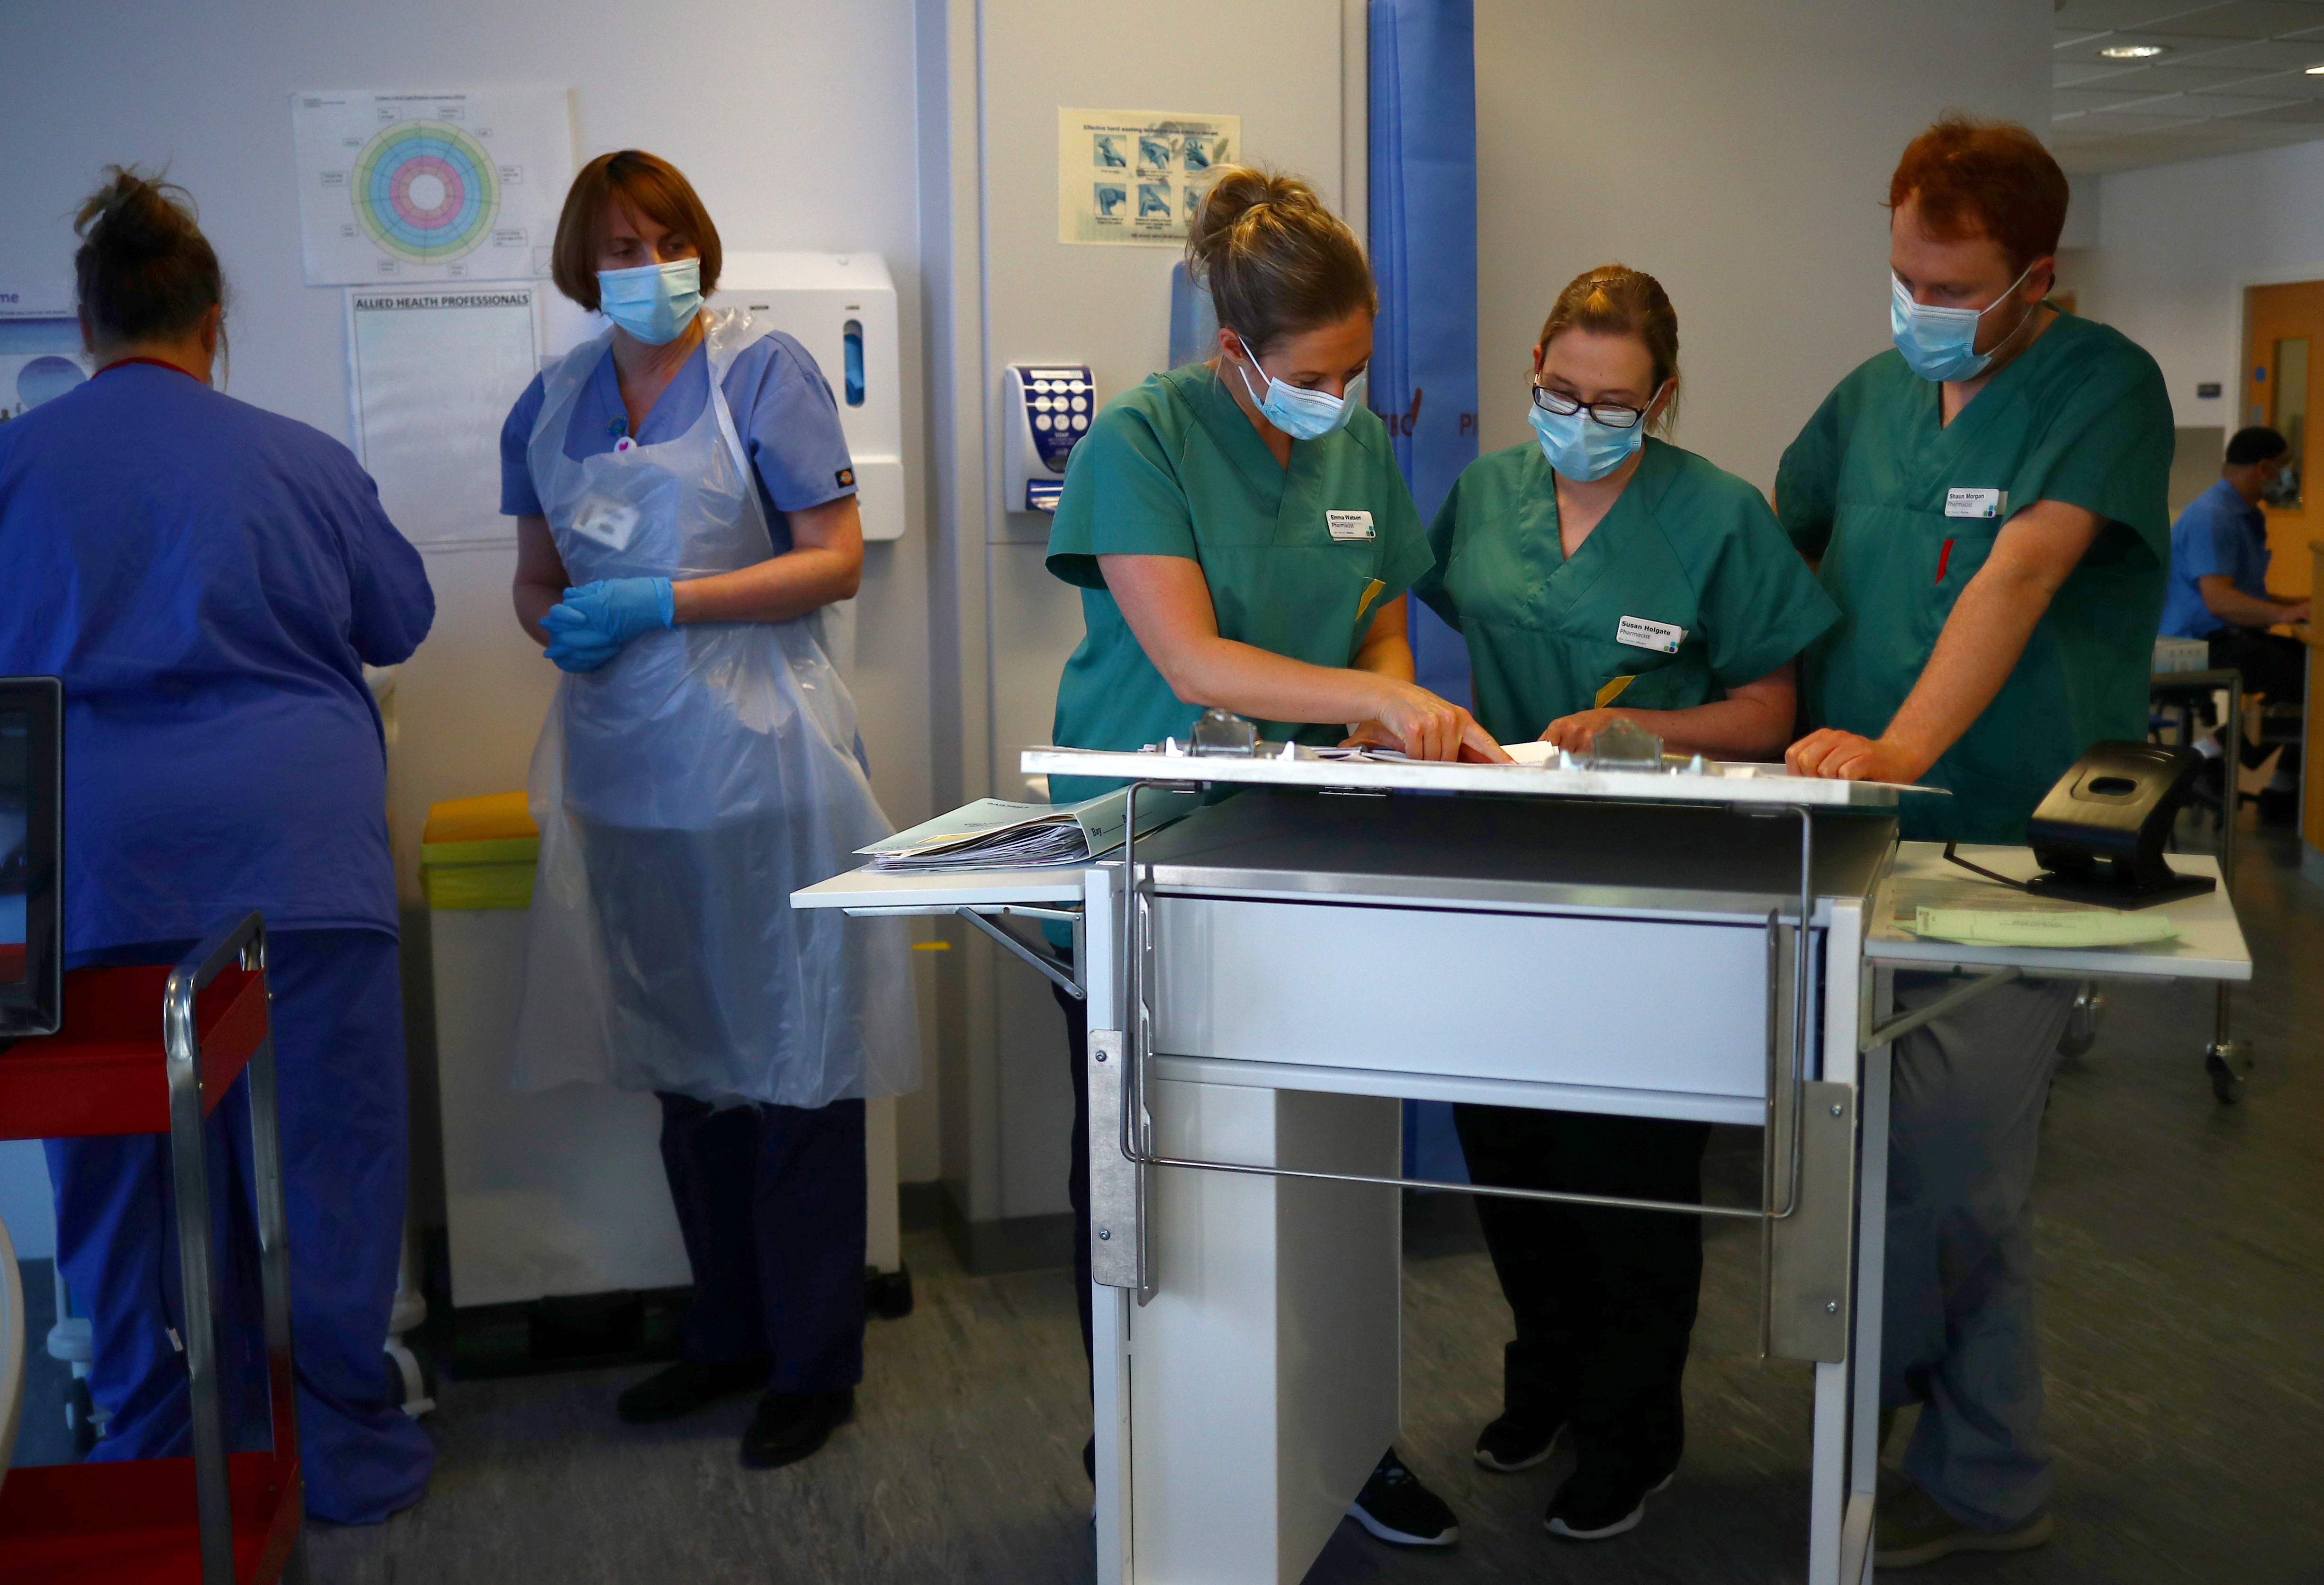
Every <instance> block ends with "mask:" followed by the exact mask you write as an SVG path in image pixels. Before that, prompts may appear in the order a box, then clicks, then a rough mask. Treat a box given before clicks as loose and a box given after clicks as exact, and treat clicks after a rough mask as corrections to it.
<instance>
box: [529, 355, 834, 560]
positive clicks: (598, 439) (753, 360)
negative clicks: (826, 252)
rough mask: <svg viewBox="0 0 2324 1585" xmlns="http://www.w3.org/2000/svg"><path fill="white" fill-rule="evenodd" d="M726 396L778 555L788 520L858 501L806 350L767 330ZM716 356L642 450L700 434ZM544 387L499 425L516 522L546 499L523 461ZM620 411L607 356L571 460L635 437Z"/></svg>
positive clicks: (825, 394) (687, 378) (657, 413)
mask: <svg viewBox="0 0 2324 1585" xmlns="http://www.w3.org/2000/svg"><path fill="white" fill-rule="evenodd" d="M719 390H720V391H722V392H724V393H725V397H726V405H727V407H728V408H729V409H731V410H733V414H734V432H735V434H736V436H737V437H738V438H740V439H741V440H742V449H743V450H744V451H745V452H746V453H748V454H749V456H750V458H751V465H752V472H753V473H754V474H756V475H758V484H759V504H760V505H761V506H762V507H764V508H765V509H766V512H767V528H768V530H769V532H770V534H771V535H772V536H773V539H774V545H773V548H772V552H771V553H772V554H774V555H778V556H779V555H781V554H782V553H783V552H784V551H787V550H788V549H789V548H791V543H790V524H789V521H788V519H787V518H785V516H784V515H783V514H784V513H786V512H792V511H805V510H806V509H807V508H808V507H810V506H821V505H822V504H823V503H824V502H827V501H836V500H837V499H839V497H841V496H843V495H853V494H854V493H855V465H854V464H853V461H851V460H850V458H849V456H848V455H847V437H846V435H845V434H844V433H843V432H842V431H841V429H840V427H839V404H838V402H837V401H835V400H834V399H833V397H832V394H831V386H830V385H829V383H828V382H825V379H824V377H823V371H822V370H821V369H820V368H818V367H817V366H816V361H815V357H814V355H812V354H810V353H809V352H808V351H807V348H805V347H803V346H800V345H799V344H798V342H797V341H795V340H793V339H792V338H791V337H789V336H785V335H784V334H783V333H782V332H780V331H779V330H777V331H770V332H769V333H768V334H767V335H766V336H763V337H761V339H760V340H758V341H755V342H753V343H752V344H751V345H750V346H746V347H744V348H743V349H742V351H741V352H739V353H737V354H736V355H734V365H733V367H732V368H730V369H728V370H727V371H726V378H725V379H724V380H723V381H722V382H720V383H719ZM709 394H710V361H709V355H708V354H707V353H706V352H705V350H704V349H703V348H701V347H698V346H697V347H696V348H695V349H694V355H693V356H691V357H689V358H687V360H686V364H685V366H684V367H683V368H681V369H679V370H678V373H677V375H676V376H675V377H674V378H672V379H671V381H670V382H669V387H668V388H667V389H665V390H664V391H663V392H662V393H661V395H660V397H659V398H658V399H657V400H656V401H655V402H654V404H653V407H652V410H650V411H649V412H648V413H647V414H646V417H645V422H644V423H643V424H641V426H639V429H638V433H637V436H636V439H637V442H638V444H639V445H641V446H653V445H658V444H659V443H660V442H662V441H665V440H670V439H674V438H677V437H678V436H679V435H683V434H684V433H686V431H687V429H691V428H693V426H694V421H695V419H696V418H698V417H700V416H701V413H702V404H703V403H704V402H705V401H707V400H709ZM540 402H541V383H540V379H539V376H538V375H535V376H534V378H533V382H532V383H531V384H530V385H528V386H526V387H525V388H524V394H523V395H522V396H520V397H518V398H517V401H516V406H515V407H514V408H512V410H510V412H509V416H508V421H507V422H506V423H504V424H503V425H502V426H501V511H503V513H505V514H506V515H508V516H510V517H539V516H540V515H541V511H540V496H539V493H537V492H536V491H535V490H534V489H533V487H532V468H531V465H530V464H529V463H528V462H527V461H526V460H525V447H527V446H529V445H530V444H531V441H532V429H533V426H534V425H535V424H536V423H538V422H539V420H540ZM629 429H630V419H629V411H628V410H627V409H625V408H624V407H622V386H621V377H620V375H619V374H618V373H616V372H615V370H614V368H613V355H612V354H611V353H610V352H608V353H607V354H606V355H605V356H604V358H603V359H602V360H600V361H599V363H598V364H597V366H596V368H595V370H593V371H591V373H590V375H589V382H588V384H586V385H585V386H584V387H582V390H581V395H580V398H579V399H578V400H577V401H576V402H575V403H574V406H573V419H572V422H571V423H570V424H569V425H567V428H566V431H565V455H566V456H568V457H571V458H572V459H573V460H574V461H576V462H578V461H580V460H581V459H582V458H583V457H585V456H599V455H601V454H602V453H604V452H608V451H611V450H613V445H614V443H615V442H616V441H618V440H620V439H621V438H622V436H624V435H626V434H628V433H629Z"/></svg>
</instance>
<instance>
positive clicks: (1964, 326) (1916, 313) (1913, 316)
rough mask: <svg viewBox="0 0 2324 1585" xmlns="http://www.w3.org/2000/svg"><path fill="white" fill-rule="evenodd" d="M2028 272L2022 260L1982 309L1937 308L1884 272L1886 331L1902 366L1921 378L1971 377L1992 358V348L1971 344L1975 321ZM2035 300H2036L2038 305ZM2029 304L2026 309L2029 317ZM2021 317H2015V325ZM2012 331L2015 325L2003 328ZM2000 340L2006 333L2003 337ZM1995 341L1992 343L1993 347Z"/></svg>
mask: <svg viewBox="0 0 2324 1585" xmlns="http://www.w3.org/2000/svg"><path fill="white" fill-rule="evenodd" d="M2032 273H2033V265H2031V264H2028V265H2026V266H2025V269H2024V272H2022V273H2021V274H2020V275H2019V276H2018V277H2017V279H2016V280H2015V281H2011V282H2010V283H2009V288H2008V290H2006V291H2004V292H2003V293H2002V294H2001V295H2000V296H1999V297H1997V298H1996V299H1993V301H1991V302H1990V303H1987V305H1986V306H1985V307H1984V308H1982V309H1941V308H1935V307H1932V306H1931V305H1930V304H1927V303H1916V302H1914V300H1913V294H1912V293H1911V292H1910V291H1908V290H1905V288H1904V282H1903V281H1899V280H1897V279H1896V277H1895V273H1894V272H1891V273H1890V275H1889V277H1888V335H1889V337H1890V339H1892V340H1893V341H1895V344H1896V350H1897V351H1898V352H1900V353H1903V354H1904V366H1905V367H1906V368H1908V369H1910V370H1912V371H1913V373H1915V374H1918V375H1919V376H1920V377H1921V378H1922V379H1923V380H1974V379H1976V378H1977V377H1978V375H1979V374H1982V373H1985V371H1986V370H1987V367H1989V366H1990V365H1991V364H1992V363H1993V353H1990V352H1979V351H1978V350H1977V327H1978V325H1979V324H1980V323H1982V322H1983V320H1984V318H1985V317H1986V315H1987V314H1989V313H1991V312H1993V310H1994V309H1997V308H1999V307H2000V306H2001V305H2002V304H2003V303H2006V302H2007V301H2008V300H2009V299H2010V296H2011V294H2012V293H2014V292H2015V291H2016V290H2017V289H2018V288H2019V287H2021V286H2023V285H2024V284H2025V277H2026V276H2027V275H2031V274H2032ZM2039 306H2040V305H2039V304H2036V305H2035V307H2036V308H2038V307H2039ZM2032 316H2033V309H2027V310H2026V317H2027V318H2032ZM2018 329H2021V330H2022V329H2024V320H2023V319H2021V320H2019V321H2018ZM2009 334H2010V335H2011V336H2015V335H2016V334H2017V331H2016V330H2012V331H2011V332H2010V333H2009ZM2003 339H2004V340H2006V339H2007V337H2004V338H2003ZM2000 348H2001V344H2000V343H1999V342H1996V343H1995V344H1994V351H1995V352H1998V351H1999V350H2000Z"/></svg>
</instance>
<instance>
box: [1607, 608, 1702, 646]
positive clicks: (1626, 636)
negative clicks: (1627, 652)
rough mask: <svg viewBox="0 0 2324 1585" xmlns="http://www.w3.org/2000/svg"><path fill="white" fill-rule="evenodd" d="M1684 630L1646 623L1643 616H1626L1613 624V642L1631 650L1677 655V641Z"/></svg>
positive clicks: (1656, 623)
mask: <svg viewBox="0 0 2324 1585" xmlns="http://www.w3.org/2000/svg"><path fill="white" fill-rule="evenodd" d="M1685 637H1686V630H1685V629H1684V628H1683V627H1678V626H1674V624H1672V623H1670V622H1648V621H1647V620H1646V618H1645V617H1643V616H1626V617H1624V618H1623V619H1622V620H1621V621H1620V622H1616V623H1615V624H1614V641H1615V642H1616V643H1618V644H1628V645H1629V646H1630V648H1632V649H1633V650H1660V651H1661V652H1662V653H1664V654H1665V655H1675V654H1677V653H1678V645H1679V640H1681V639H1683V638H1685Z"/></svg>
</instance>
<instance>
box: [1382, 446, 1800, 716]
mask: <svg viewBox="0 0 2324 1585" xmlns="http://www.w3.org/2000/svg"><path fill="white" fill-rule="evenodd" d="M1428 538H1429V544H1430V547H1431V548H1433V549H1434V551H1435V553H1436V565H1435V567H1433V568H1432V569H1430V571H1429V572H1428V573H1427V574H1426V575H1425V576H1423V577H1422V578H1421V580H1420V582H1419V584H1418V585H1416V588H1415V590H1414V593H1416V594H1418V595H1419V596H1420V597H1421V598H1422V599H1423V600H1425V601H1426V602H1427V603H1428V604H1429V605H1430V606H1431V607H1432V608H1433V609H1434V610H1435V612H1436V613H1438V614H1439V615H1441V616H1442V617H1443V618H1444V620H1445V621H1446V622H1450V623H1452V626H1454V627H1455V628H1458V629H1459V630H1460V631H1461V635H1462V637H1463V638H1464V639H1466V640H1468V644H1469V665H1470V668H1471V675H1472V677H1473V678H1474V680H1475V684H1476V696H1477V719H1478V720H1479V721H1480V722H1481V723H1483V725H1484V728H1485V730H1486V731H1488V732H1489V733H1492V734H1493V735H1494V736H1495V737H1496V738H1498V739H1499V740H1501V741H1502V742H1520V741H1523V740H1526V739H1530V738H1537V737H1539V736H1540V735H1541V732H1542V728H1544V727H1545V726H1547V725H1548V724H1549V723H1551V722H1553V721H1554V720H1556V719H1558V718H1559V717H1560V716H1563V715H1572V714H1575V713H1576V712H1578V711H1582V710H1590V709H1594V708H1597V707H1599V706H1600V705H1616V706H1620V705H1628V706H1630V707H1631V708H1634V709H1640V710H1684V709H1688V708H1690V707H1692V706H1693V705H1701V704H1704V703H1707V702H1708V701H1710V700H1712V699H1717V698H1720V697H1722V696H1724V694H1725V691H1726V690H1727V689H1729V688H1730V687H1735V686H1737V685H1738V684H1740V683H1748V682H1756V681H1757V679H1759V678H1760V677H1765V676H1766V675H1767V674H1768V673H1769V672H1771V671H1773V670H1775V668H1777V667H1779V666H1781V665H1783V664H1784V662H1785V661H1786V660H1790V659H1793V658H1794V657H1795V656H1797V655H1798V654H1799V653H1800V651H1801V650H1804V649H1806V648H1807V647H1808V645H1809V644H1810V643H1811V642H1812V641H1813V640H1815V638H1816V637H1817V635H1819V634H1820V633H1821V632H1823V631H1824V630H1825V629H1827V628H1829V627H1830V626H1831V624H1832V623H1833V622H1834V621H1836V620H1837V619H1838V617H1839V613H1838V612H1837V611H1836V610H1835V609H1834V608H1833V606H1832V604H1831V600H1830V599H1829V598H1828V597H1827V596H1826V595H1825V594H1824V592H1823V591H1822V590H1821V589H1819V588H1818V587H1816V582H1815V578H1814V576H1813V575H1812V574H1811V573H1810V572H1809V571H1808V567H1807V563H1805V562H1804V561H1802V560H1801V559H1800V556H1799V552H1798V551H1796V550H1794V549H1793V548H1792V546H1791V542H1790V541H1789V540H1787V539H1784V531H1783V530H1782V529H1780V528H1778V527H1777V526H1776V524H1775V514H1774V513H1773V512H1771V511H1768V510H1767V503H1766V501H1765V500H1764V499H1763V498H1762V497H1761V496H1760V494H1759V493H1758V491H1757V490H1755V489H1753V488H1752V487H1751V486H1750V485H1749V484H1746V483H1745V482H1744V481H1742V480H1741V479H1738V478H1737V477H1736V476H1735V475H1732V474H1729V473H1727V472H1725V471H1724V470H1722V469H1720V468H1719V467H1717V466H1714V465H1712V464H1711V463H1709V462H1707V461H1705V460H1704V459H1703V458H1701V457H1700V456H1696V455H1695V454H1694V453H1693V452H1691V451H1686V450H1683V449H1681V448H1680V447H1675V446H1668V445H1665V444H1664V443H1663V442H1662V441H1660V440H1656V439H1653V438H1648V439H1647V440H1646V446H1645V455H1644V456H1641V457H1640V459H1639V461H1638V468H1637V472H1636V473H1635V474H1633V475H1630V481H1629V483H1628V484H1626V485H1625V486H1623V489H1622V493H1621V494H1620V495H1618V496H1617V497H1616V498H1615V501H1614V504H1613V506H1612V508H1611V509H1609V511H1607V513H1606V515H1605V517H1604V518H1603V519H1601V520H1600V522H1599V524H1598V526H1597V527H1596V528H1594V529H1592V530H1591V531H1590V535H1589V537H1588V538H1587V539H1583V540H1582V546H1581V548H1579V549H1577V550H1576V551H1575V552H1574V553H1573V556H1572V559H1571V560H1568V559H1567V558H1566V556H1565V554H1564V550H1563V546H1562V544H1561V542H1560V540H1559V538H1558V528H1557V492H1556V489H1555V475H1554V473H1553V472H1552V471H1551V469H1550V465H1549V463H1548V462H1547V460H1546V459H1545V458H1544V457H1543V456H1542V454H1541V447H1539V446H1537V445H1535V443H1533V442H1532V441H1530V440H1528V441H1526V443H1525V444H1524V445H1522V446H1512V447H1509V448H1508V450H1506V451H1497V452H1494V453H1492V454H1491V455H1490V456H1481V457H1479V458H1478V459H1477V460H1476V461H1475V462H1473V463H1471V464H1470V465H1469V466H1468V467H1467V468H1466V469H1464V470H1463V471H1462V475H1461V477H1460V479H1459V481H1458V482H1456V483H1455V484H1453V486H1452V493H1451V494H1449V495H1447V496H1446V497H1445V498H1444V505H1443V509H1442V510H1441V511H1438V512H1437V514H1436V522H1435V525H1434V527H1433V528H1432V529H1431V530H1429V536H1428Z"/></svg>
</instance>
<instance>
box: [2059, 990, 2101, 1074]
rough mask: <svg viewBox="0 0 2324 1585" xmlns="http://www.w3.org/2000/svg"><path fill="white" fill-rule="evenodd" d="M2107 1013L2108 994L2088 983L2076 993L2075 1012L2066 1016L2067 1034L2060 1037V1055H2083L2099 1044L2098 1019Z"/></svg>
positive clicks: (2068, 1056) (2069, 1056) (2070, 1056)
mask: <svg viewBox="0 0 2324 1585" xmlns="http://www.w3.org/2000/svg"><path fill="white" fill-rule="evenodd" d="M2105 1012H2106V993H2105V992H2104V991H2100V990H2099V989H2098V987H2097V986H2096V985H2093V984H2091V983H2090V982H2089V981H2083V982H2082V985H2081V988H2080V990H2079V991H2077V992H2076V993H2075V996H2074V1006H2073V1010H2072V1011H2071V1012H2069V1013H2068V1014H2067V1015H2066V1032H2065V1033H2064V1034H2062V1035H2061V1036H2059V1037H2058V1055H2060V1056H2063V1057H2067V1058H2072V1057H2077V1056H2080V1055H2083V1054H2084V1053H2086V1052H2088V1051H2089V1048H2090V1047H2091V1046H2095V1045H2097V1044H2098V1019H2099V1018H2100V1017H2101V1016H2103V1015H2104V1014H2105Z"/></svg>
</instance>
